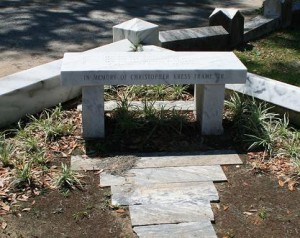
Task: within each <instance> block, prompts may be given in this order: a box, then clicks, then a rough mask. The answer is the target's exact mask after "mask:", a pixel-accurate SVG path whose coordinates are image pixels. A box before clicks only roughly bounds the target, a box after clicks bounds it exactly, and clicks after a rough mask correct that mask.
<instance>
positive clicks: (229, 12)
mask: <svg viewBox="0 0 300 238" xmlns="http://www.w3.org/2000/svg"><path fill="white" fill-rule="evenodd" d="M218 12H222V13H224V14H225V15H226V16H227V17H228V18H229V19H233V18H234V16H235V15H236V14H237V13H238V12H239V10H238V9H235V8H215V10H214V11H213V12H212V13H211V14H210V16H209V17H212V16H213V15H215V14H216V13H218Z"/></svg>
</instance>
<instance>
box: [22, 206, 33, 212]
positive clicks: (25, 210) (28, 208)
mask: <svg viewBox="0 0 300 238" xmlns="http://www.w3.org/2000/svg"><path fill="white" fill-rule="evenodd" d="M30 210H31V208H30V207H27V208H24V209H22V212H29V211H30Z"/></svg>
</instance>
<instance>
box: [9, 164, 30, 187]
mask: <svg viewBox="0 0 300 238" xmlns="http://www.w3.org/2000/svg"><path fill="white" fill-rule="evenodd" d="M12 184H13V186H14V187H17V188H23V187H26V186H30V187H32V186H33V185H34V180H33V176H32V171H31V163H28V162H25V163H23V164H22V165H21V166H20V168H18V167H17V174H16V179H15V180H14V181H13V183H12Z"/></svg>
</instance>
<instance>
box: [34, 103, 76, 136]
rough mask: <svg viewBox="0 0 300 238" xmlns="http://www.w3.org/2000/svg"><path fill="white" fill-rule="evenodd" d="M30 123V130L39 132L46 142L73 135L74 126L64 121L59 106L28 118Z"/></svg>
mask: <svg viewBox="0 0 300 238" xmlns="http://www.w3.org/2000/svg"><path fill="white" fill-rule="evenodd" d="M30 119H31V120H32V123H31V124H30V126H29V127H30V128H29V129H30V130H32V131H41V132H42V133H43V134H44V138H45V140H46V141H51V140H54V139H56V138H57V137H60V136H63V135H69V134H71V133H73V131H74V126H73V125H72V124H71V123H70V122H69V121H64V120H63V119H64V116H63V112H62V109H61V105H59V106H57V107H56V108H55V109H53V110H44V111H43V113H42V114H41V115H40V116H39V118H36V117H34V116H30Z"/></svg>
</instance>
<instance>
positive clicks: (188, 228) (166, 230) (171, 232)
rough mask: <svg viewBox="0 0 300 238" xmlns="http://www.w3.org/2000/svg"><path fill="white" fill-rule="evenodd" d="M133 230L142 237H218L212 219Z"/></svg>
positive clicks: (135, 228) (139, 227) (141, 227)
mask: <svg viewBox="0 0 300 238" xmlns="http://www.w3.org/2000/svg"><path fill="white" fill-rule="evenodd" d="M133 230H134V231H135V232H136V234H137V235H138V236H139V237H140V238H150V237H151V238H169V237H172V238H192V237H203V238H204V237H205V238H217V235H216V233H215V231H214V228H213V226H212V224H211V222H210V221H200V222H189V223H179V224H163V225H153V226H138V227H134V228H133Z"/></svg>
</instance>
